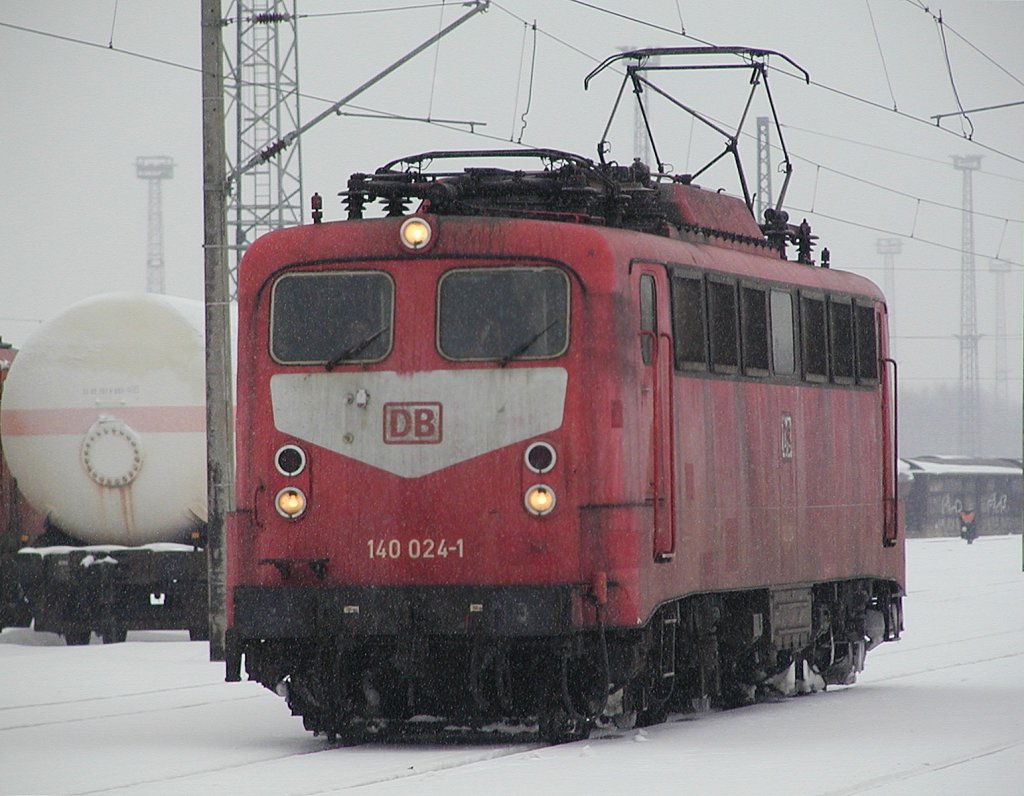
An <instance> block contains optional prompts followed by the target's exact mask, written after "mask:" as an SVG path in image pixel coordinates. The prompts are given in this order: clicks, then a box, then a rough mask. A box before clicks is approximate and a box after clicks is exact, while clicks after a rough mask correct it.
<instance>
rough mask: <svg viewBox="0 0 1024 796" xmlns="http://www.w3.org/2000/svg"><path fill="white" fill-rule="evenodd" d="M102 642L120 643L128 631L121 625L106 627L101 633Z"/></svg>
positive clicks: (125, 637)
mask: <svg viewBox="0 0 1024 796" xmlns="http://www.w3.org/2000/svg"><path fill="white" fill-rule="evenodd" d="M102 637H103V643H104V644H121V643H123V642H124V641H125V640H126V639H127V638H128V631H127V630H126V629H125V628H123V627H111V628H107V629H106V630H104V631H103V633H102Z"/></svg>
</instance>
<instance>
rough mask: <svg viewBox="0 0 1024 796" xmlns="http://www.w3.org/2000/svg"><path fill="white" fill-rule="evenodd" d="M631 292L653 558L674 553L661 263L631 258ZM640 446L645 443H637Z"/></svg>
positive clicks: (668, 340) (668, 349)
mask: <svg viewBox="0 0 1024 796" xmlns="http://www.w3.org/2000/svg"><path fill="white" fill-rule="evenodd" d="M632 284H633V295H634V300H635V304H634V306H635V307H637V308H638V310H639V312H638V316H637V317H638V320H639V327H640V328H639V330H638V347H639V356H640V363H641V364H640V378H639V385H638V386H639V390H640V393H639V401H640V408H641V412H640V417H641V418H642V421H641V422H642V423H644V424H645V425H646V426H647V428H641V429H640V433H642V434H647V435H649V436H648V445H647V446H646V448H647V458H648V461H647V462H645V463H644V464H645V465H646V469H647V473H648V489H647V493H646V496H645V499H646V502H647V503H649V504H650V505H651V508H652V517H651V522H652V536H653V551H652V552H653V556H654V560H655V561H658V562H667V561H671V560H672V559H673V558H674V557H675V501H674V494H675V490H674V489H673V488H672V485H673V484H674V483H675V479H674V477H673V475H674V474H673V469H674V461H675V455H674V450H675V431H674V425H675V424H674V423H673V421H672V388H673V362H672V336H671V334H670V330H671V328H672V326H671V320H670V317H671V316H670V312H669V307H670V303H669V294H668V278H667V275H666V271H665V267H664V266H662V265H653V264H647V263H634V265H633V274H632ZM640 447H641V450H643V449H644V447H645V446H643V445H641V446H640Z"/></svg>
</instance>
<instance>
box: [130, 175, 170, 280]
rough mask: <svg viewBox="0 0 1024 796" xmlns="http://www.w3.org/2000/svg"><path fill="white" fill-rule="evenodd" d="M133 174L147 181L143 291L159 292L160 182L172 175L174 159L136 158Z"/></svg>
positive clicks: (161, 239) (161, 271)
mask: <svg viewBox="0 0 1024 796" xmlns="http://www.w3.org/2000/svg"><path fill="white" fill-rule="evenodd" d="M135 176H137V177H138V178H139V179H140V180H145V181H146V182H147V183H149V224H148V232H147V238H146V292H148V293H163V292H164V288H165V285H166V279H165V275H164V217H163V194H162V190H161V181H162V180H169V179H171V178H172V177H173V176H174V159H173V158H169V157H163V156H161V157H138V158H136V159H135Z"/></svg>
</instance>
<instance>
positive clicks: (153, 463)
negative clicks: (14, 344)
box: [0, 293, 207, 643]
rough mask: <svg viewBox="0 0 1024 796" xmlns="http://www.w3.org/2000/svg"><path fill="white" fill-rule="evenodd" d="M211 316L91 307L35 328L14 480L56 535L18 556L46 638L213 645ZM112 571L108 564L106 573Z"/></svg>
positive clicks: (150, 299) (142, 300)
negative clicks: (151, 638) (209, 631)
mask: <svg viewBox="0 0 1024 796" xmlns="http://www.w3.org/2000/svg"><path fill="white" fill-rule="evenodd" d="M203 329H204V308H203V304H202V303H201V302H195V301H189V300H186V299H179V298H172V297H168V296H162V295H155V294H137V293H111V294H104V295H100V296H95V297H93V298H90V299H87V300H85V301H82V302H80V303H78V304H75V305H74V306H72V307H70V308H68V309H67V310H66V311H64V312H63V313H61V314H60V315H58V316H56V317H54V318H52V319H51V320H49V321H48V322H46V323H45V324H43V325H42V326H40V327H39V329H37V330H36V332H35V333H34V334H33V335H32V336H31V337H29V339H28V340H27V341H26V342H25V345H24V346H23V347H22V348H21V350H20V351H19V353H18V356H17V358H16V360H15V362H14V363H13V364H12V367H11V369H10V371H9V373H8V376H7V379H6V381H5V384H4V391H3V400H2V403H0V437H2V440H3V450H4V454H5V456H6V459H7V464H8V467H9V469H10V471H11V474H12V475H13V476H14V477H15V478H16V479H17V483H18V487H19V489H20V490H21V492H22V494H23V495H24V497H25V498H26V499H27V500H28V502H29V503H30V504H31V505H32V506H33V507H34V508H35V509H36V510H37V511H38V512H39V513H40V514H42V515H43V516H44V517H45V518H46V525H47V528H48V529H49V530H48V531H47V532H46V533H44V534H43V536H42V537H41V538H40V539H38V540H36V541H35V542H33V543H32V546H31V547H28V548H23V549H22V550H20V551H19V552H18V553H17V555H16V556H15V558H16V559H17V560H16V562H15V570H16V572H17V577H18V580H19V582H20V584H21V587H22V589H23V591H24V593H25V595H26V599H27V601H28V602H29V603H30V604H31V608H32V613H33V617H34V620H35V626H36V629H38V630H52V631H55V632H58V633H62V634H63V635H64V636H65V638H66V639H67V640H68V642H69V643H85V642H88V640H89V638H90V633H91V632H92V631H96V632H97V633H99V634H100V635H102V636H103V638H104V640H105V641H112V640H113V641H117V640H123V639H124V637H125V634H126V632H127V630H141V629H168V628H187V629H189V630H190V631H191V632H192V635H193V637H203V636H205V634H206V623H207V607H206V559H205V552H204V551H203V550H202V549H201V546H202V544H203V536H204V531H205V522H206V409H205V365H204V362H205V354H204V346H205V336H204V331H203ZM96 562H102V563H103V566H96V565H95V564H96Z"/></svg>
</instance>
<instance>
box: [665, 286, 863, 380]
mask: <svg viewBox="0 0 1024 796" xmlns="http://www.w3.org/2000/svg"><path fill="white" fill-rule="evenodd" d="M672 327H673V328H672V332H673V338H674V342H675V366H676V369H677V370H681V371H696V372H700V371H705V372H712V373H725V374H743V375H746V376H753V377H768V376H779V377H783V378H787V379H790V378H802V379H804V380H805V381H809V382H816V383H827V382H832V383H835V384H875V383H877V381H878V330H877V326H876V323H875V310H874V306H873V305H872V303H871V301H870V300H868V299H864V298H852V297H850V296H847V295H843V294H831V293H822V292H820V291H805V290H795V289H790V288H783V287H776V286H771V285H765V284H752V283H748V282H745V281H743V280H736V279H731V278H729V277H726V276H723V275H720V274H713V275H712V274H702V273H697V272H680V271H676V272H674V273H673V275H672Z"/></svg>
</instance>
